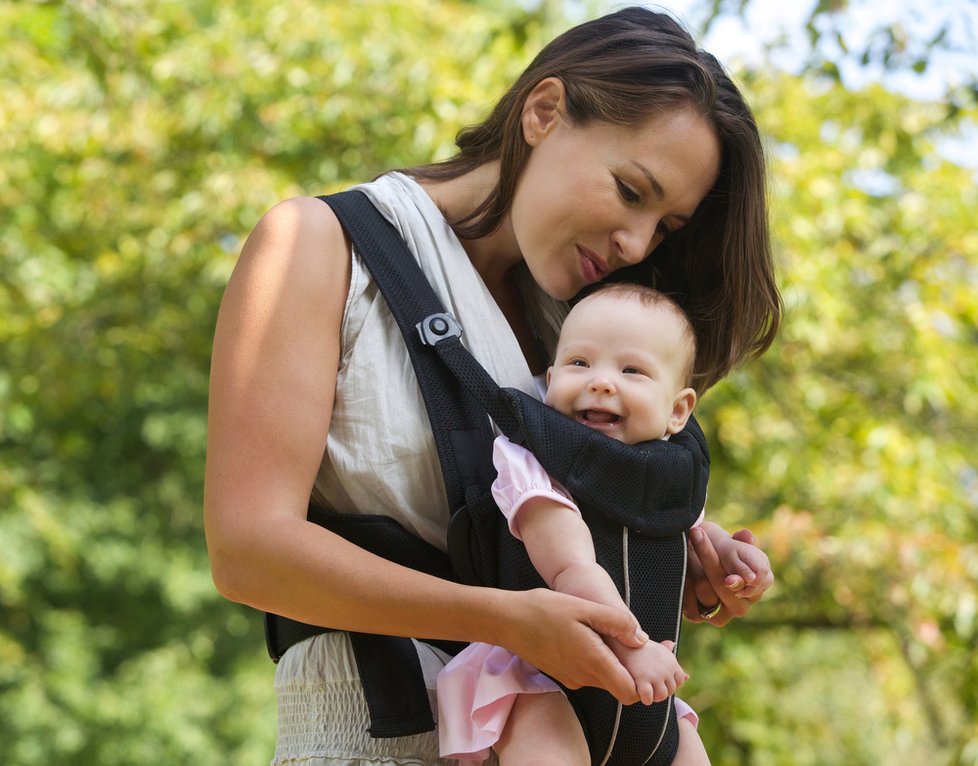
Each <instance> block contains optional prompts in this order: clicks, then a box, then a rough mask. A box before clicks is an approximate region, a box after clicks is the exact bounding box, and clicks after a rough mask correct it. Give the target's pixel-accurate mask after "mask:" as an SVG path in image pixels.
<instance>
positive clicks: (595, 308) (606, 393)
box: [545, 295, 695, 444]
mask: <svg viewBox="0 0 978 766" xmlns="http://www.w3.org/2000/svg"><path fill="white" fill-rule="evenodd" d="M683 331H684V325H683V322H682V319H681V318H680V317H677V316H676V314H675V313H674V312H673V311H671V310H670V309H668V308H666V307H663V306H645V305H643V304H642V302H641V301H639V300H638V299H635V298H622V297H610V296H600V295H598V296H595V297H593V298H590V299H587V300H585V301H582V302H581V303H580V304H578V305H577V306H575V307H574V309H573V311H571V313H570V314H569V315H568V317H567V320H566V321H565V322H564V326H563V328H562V330H561V333H560V340H559V342H558V344H557V355H556V359H555V360H554V365H553V367H551V368H550V369H549V370H548V371H547V396H546V399H545V401H546V403H547V404H549V405H550V406H551V407H553V408H554V409H556V410H557V411H559V412H561V413H563V414H564V415H567V416H568V417H571V418H573V419H574V420H576V421H578V422H579V423H583V424H584V425H586V426H588V427H589V428H593V429H594V430H596V431H601V432H602V433H604V434H606V435H608V436H610V437H612V438H613V439H618V440H619V441H623V442H625V443H626V444H636V443H637V442H641V441H648V440H650V439H661V438H662V437H663V436H665V435H666V434H667V433H668V434H673V433H676V432H678V431H680V430H682V428H683V426H684V425H685V424H686V420H687V418H688V417H689V412H690V411H691V410H692V406H693V403H694V402H695V395H692V398H690V394H691V389H688V388H685V386H684V381H683V379H682V377H683V371H684V368H685V366H686V361H687V359H688V356H687V355H688V353H689V351H688V345H687V343H686V340H685V338H684V337H683Z"/></svg>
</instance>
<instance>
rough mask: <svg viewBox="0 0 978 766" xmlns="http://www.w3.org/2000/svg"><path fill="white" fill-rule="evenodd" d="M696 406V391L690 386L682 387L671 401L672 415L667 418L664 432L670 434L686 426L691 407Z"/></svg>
mask: <svg viewBox="0 0 978 766" xmlns="http://www.w3.org/2000/svg"><path fill="white" fill-rule="evenodd" d="M695 406H696V392H695V391H694V390H693V389H691V388H684V389H683V390H682V391H680V392H679V393H678V394H676V399H675V401H674V402H673V403H672V415H671V416H670V418H669V426H668V427H667V428H666V433H667V434H669V435H670V436H672V435H673V434H678V433H679V432H680V431H682V430H683V429H684V428H685V427H686V421H687V420H689V416H690V415H692V414H693V407H695Z"/></svg>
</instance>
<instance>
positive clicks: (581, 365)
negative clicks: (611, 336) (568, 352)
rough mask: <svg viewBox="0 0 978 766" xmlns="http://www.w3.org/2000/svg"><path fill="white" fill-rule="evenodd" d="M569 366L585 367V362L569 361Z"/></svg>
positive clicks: (581, 360) (579, 360)
mask: <svg viewBox="0 0 978 766" xmlns="http://www.w3.org/2000/svg"><path fill="white" fill-rule="evenodd" d="M570 364H571V366H572V367H587V362H586V361H585V360H583V359H571V361H570Z"/></svg>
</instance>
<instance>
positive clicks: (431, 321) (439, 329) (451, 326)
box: [415, 313, 462, 346]
mask: <svg viewBox="0 0 978 766" xmlns="http://www.w3.org/2000/svg"><path fill="white" fill-rule="evenodd" d="M415 327H417V328H418V335H420V336H421V342H422V343H423V344H424V345H426V346H434V345H436V344H438V343H439V342H440V341H443V340H446V339H448V338H457V337H459V336H460V335H461V334H462V325H460V324H459V323H458V322H457V321H456V320H455V317H453V316H452V315H451V314H444V313H439V314H431V315H430V316H426V317H425V318H424V319H422V320H421V321H420V322H418V323H417V324H416V325H415Z"/></svg>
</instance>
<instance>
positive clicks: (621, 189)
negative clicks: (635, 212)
mask: <svg viewBox="0 0 978 766" xmlns="http://www.w3.org/2000/svg"><path fill="white" fill-rule="evenodd" d="M615 183H616V184H617V185H618V193H619V194H620V195H621V198H622V199H623V200H625V201H626V202H638V201H639V200H640V199H641V197H640V196H639V194H638V192H637V191H635V190H634V189H633V188H632V187H631V186H629V185H628V184H626V183H625V182H624V181H622V180H621V179H620V178H616V179H615Z"/></svg>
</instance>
